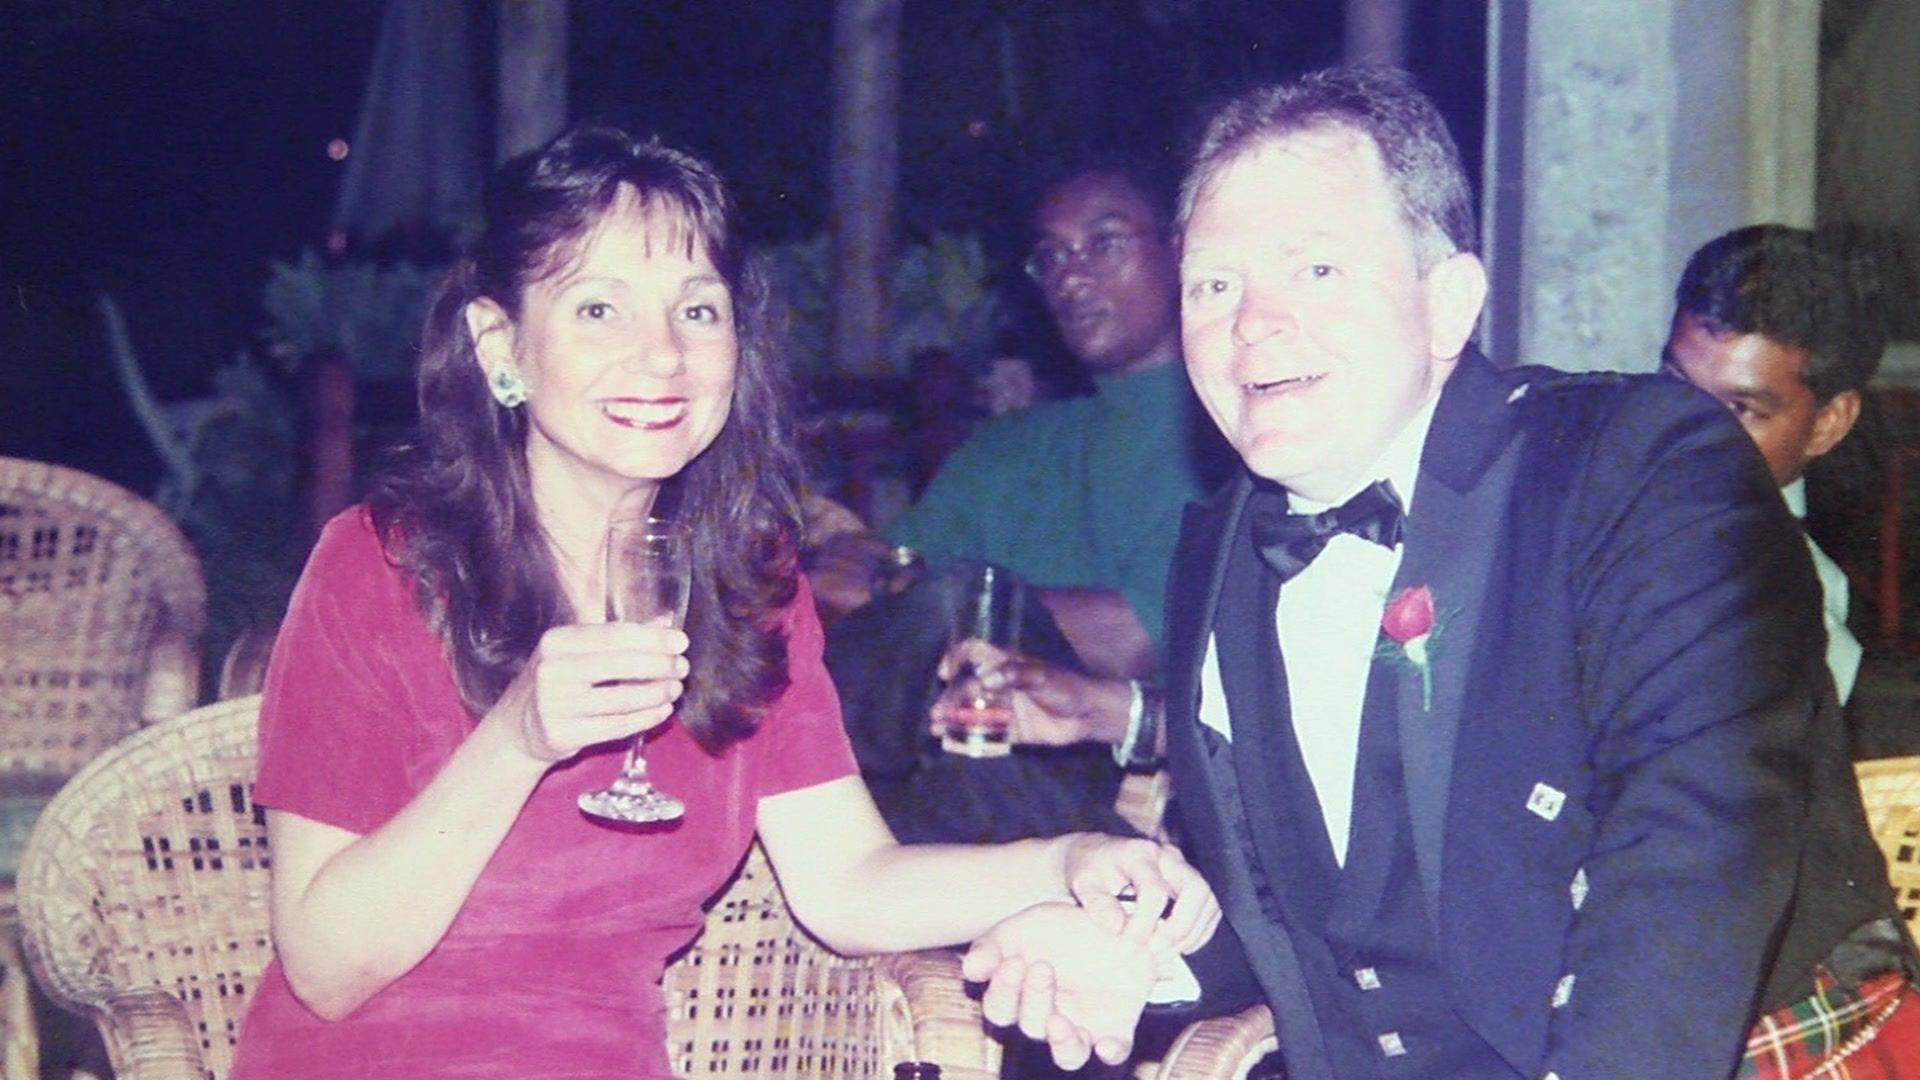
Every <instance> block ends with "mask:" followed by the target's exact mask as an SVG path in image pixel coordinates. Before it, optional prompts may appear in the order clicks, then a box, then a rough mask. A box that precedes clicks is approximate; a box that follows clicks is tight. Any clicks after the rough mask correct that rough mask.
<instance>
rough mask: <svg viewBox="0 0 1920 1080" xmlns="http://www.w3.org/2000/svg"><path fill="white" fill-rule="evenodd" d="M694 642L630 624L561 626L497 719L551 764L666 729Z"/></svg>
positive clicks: (504, 698)
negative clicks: (592, 748)
mask: <svg viewBox="0 0 1920 1080" xmlns="http://www.w3.org/2000/svg"><path fill="white" fill-rule="evenodd" d="M686 651H687V635H686V633H685V632H683V631H681V630H678V629H675V628H674V627H671V626H649V625H643V624H640V623H630V622H605V623H579V624H573V625H567V626H556V627H554V628H552V629H551V630H548V631H547V632H546V633H545V634H543V635H541V637H540V643H539V644H538V645H537V646H535V648H534V650H533V655H532V656H531V657H529V658H528V660H527V664H526V666H525V667H524V668H522V669H521V670H520V674H519V675H518V676H517V677H515V678H514V680H513V682H512V684H510V685H509V686H508V687H507V690H506V692H505V693H504V694H502V695H500V700H499V703H498V704H496V705H495V706H494V707H493V711H492V713H491V714H490V715H493V716H498V717H500V718H501V720H502V721H504V722H505V723H507V724H509V725H510V728H511V730H512V732H513V734H514V737H515V739H516V742H517V744H518V746H519V747H520V749H521V750H522V751H523V752H525V753H526V755H527V756H528V757H530V758H533V759H535V760H538V761H543V762H547V763H553V762H559V761H565V760H567V759H568V758H571V757H573V756H574V755H575V754H578V753H579V752H580V751H581V750H583V749H585V748H587V747H589V746H593V745H596V744H599V743H604V742H611V741H613V740H615V739H622V738H626V737H628V736H631V735H635V734H638V733H640V732H644V731H650V730H652V729H653V728H656V727H659V726H660V725H661V724H663V723H665V722H666V721H667V718H668V717H670V716H672V715H673V705H674V702H676V701H678V700H679V698H680V694H681V691H682V690H684V689H685V679H686V677H687V657H686Z"/></svg>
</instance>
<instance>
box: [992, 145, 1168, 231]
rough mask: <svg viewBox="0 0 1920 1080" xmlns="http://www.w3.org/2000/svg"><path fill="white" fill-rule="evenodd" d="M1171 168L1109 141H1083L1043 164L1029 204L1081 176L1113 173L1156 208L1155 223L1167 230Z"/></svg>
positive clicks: (1154, 209) (1152, 207) (1151, 206)
mask: <svg viewBox="0 0 1920 1080" xmlns="http://www.w3.org/2000/svg"><path fill="white" fill-rule="evenodd" d="M1170 173H1171V169H1170V166H1168V165H1167V164H1166V163H1165V162H1164V161H1163V160H1161V159H1158V158H1154V157H1150V156H1148V155H1145V154H1141V153H1138V152H1136V151H1133V150H1130V149H1126V148H1124V147H1119V146H1114V145H1110V144H1106V143H1082V144H1076V145H1073V146H1070V147H1068V148H1067V149H1066V150H1065V151H1063V152H1060V153H1057V154H1055V155H1054V156H1052V157H1050V158H1049V159H1048V160H1046V161H1045V162H1043V163H1042V166H1041V168H1040V170H1039V171H1038V173H1037V174H1036V175H1037V178H1038V181H1039V182H1038V183H1037V184H1035V185H1034V186H1033V189H1032V193H1031V196H1030V197H1029V198H1028V199H1027V205H1028V206H1030V207H1037V206H1039V205H1040V201H1041V200H1042V199H1044V198H1046V196H1047V193H1048V192H1050V191H1052V190H1053V189H1054V188H1057V187H1059V186H1060V185H1062V184H1064V183H1066V182H1067V181H1069V180H1074V179H1078V178H1079V177H1082V176H1095V175H1097V176H1114V177H1118V178H1120V179H1121V180H1124V181H1126V183H1127V185H1128V186H1130V187H1132V188H1133V190H1134V191H1135V192H1137V193H1138V194H1139V195H1140V198H1141V199H1143V200H1145V201H1146V204H1147V207H1148V209H1150V210H1152V211H1153V223H1154V225H1155V226H1156V227H1158V228H1160V229H1162V230H1164V229H1165V228H1166V227H1167V225H1168V224H1169V223H1170V222H1171V221H1172V220H1173V194H1174V190H1175V187H1176V180H1175V178H1174V177H1173V176H1172V175H1170Z"/></svg>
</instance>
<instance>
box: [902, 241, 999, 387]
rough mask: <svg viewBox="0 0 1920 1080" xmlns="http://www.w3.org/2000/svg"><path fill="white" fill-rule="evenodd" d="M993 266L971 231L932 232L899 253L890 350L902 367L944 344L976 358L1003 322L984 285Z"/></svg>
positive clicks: (962, 355)
mask: <svg viewBox="0 0 1920 1080" xmlns="http://www.w3.org/2000/svg"><path fill="white" fill-rule="evenodd" d="M992 279H993V266H992V264H990V263H989V262H988V261H987V253H986V249H985V248H984V247H983V246H982V245H981V243H980V238H979V237H978V236H975V235H973V234H972V233H962V234H958V235H956V234H953V233H944V232H943V233H935V234H934V235H933V237H932V239H930V240H928V241H927V242H926V243H924V244H915V245H913V246H912V247H909V248H907V249H906V250H905V251H903V252H901V253H900V259H899V261H898V263H897V264H896V265H895V267H894V272H893V332H892V342H891V347H890V348H889V349H888V355H889V356H891V357H892V358H893V361H894V364H895V365H896V366H900V367H904V366H905V364H906V363H907V362H908V361H909V360H911V359H912V358H913V355H914V354H915V353H918V352H923V351H925V350H927V349H945V350H946V351H948V352H950V353H952V354H953V355H954V356H956V357H959V358H962V359H978V358H981V357H983V356H984V355H985V354H986V352H987V350H988V349H991V348H992V347H993V335H994V334H995V332H997V331H998V330H999V329H1000V327H1001V326H1002V325H1004V324H1005V322H1006V313H1005V312H1004V311H1003V310H1002V308H1001V305H1000V297H999V296H998V295H996V294H995V293H994V292H993V290H992V289H990V288H989V287H988V284H987V283H988V282H989V281H991V280H992Z"/></svg>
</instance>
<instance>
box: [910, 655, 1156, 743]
mask: <svg viewBox="0 0 1920 1080" xmlns="http://www.w3.org/2000/svg"><path fill="white" fill-rule="evenodd" d="M969 666H971V668H972V669H973V673H974V674H973V675H972V678H975V679H978V680H979V682H980V685H981V686H983V687H984V688H985V689H987V690H1000V689H1007V690H1011V691H1012V694H1011V697H1012V700H1013V719H1012V721H1011V723H1010V726H1009V727H1008V732H1007V734H1008V738H1010V739H1011V740H1012V741H1013V742H1015V743H1021V744H1025V745H1031V746H1067V745H1070V744H1073V743H1081V742H1102V743H1110V744H1115V745H1117V744H1119V742H1120V741H1121V740H1122V739H1124V738H1125V737H1126V733H1127V712H1128V709H1129V707H1130V706H1131V704H1132V701H1133V691H1132V688H1131V687H1129V686H1128V685H1127V681H1126V680H1125V679H1101V678H1095V677H1094V676H1091V675H1082V674H1080V673H1078V672H1075V671H1070V670H1068V669H1066V668H1063V667H1056V666H1055V665H1053V664H1049V663H1046V662H1045V661H1042V660H1036V659H1033V658H1032V657H1028V656H1021V655H1019V654H1017V653H1011V652H1008V651H1006V650H1005V649H1001V648H998V647H996V646H993V645H989V644H988V643H986V642H984V641H979V640H969V641H962V642H959V643H957V644H955V645H954V646H953V647H952V648H950V649H948V650H947V653H946V655H944V656H942V657H941V658H940V667H939V676H940V678H941V679H942V680H943V681H948V682H951V681H952V680H953V679H954V677H955V676H956V675H958V674H960V672H962V671H963V670H965V669H966V668H968V667H969ZM957 685H958V684H956V686H957ZM950 697H951V693H950V692H949V693H943V694H941V695H940V697H939V698H938V699H936V700H935V701H934V703H933V714H932V717H931V720H932V723H931V725H930V726H931V727H932V729H933V733H934V734H935V735H940V734H943V733H944V732H945V729H946V724H947V715H948V710H949V709H950V708H951V706H950V705H949V704H948V702H949V699H950Z"/></svg>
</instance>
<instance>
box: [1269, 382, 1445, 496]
mask: <svg viewBox="0 0 1920 1080" xmlns="http://www.w3.org/2000/svg"><path fill="white" fill-rule="evenodd" d="M1439 405H1440V392H1439V391H1438V390H1436V391H1435V392H1434V394H1433V396H1432V397H1430V398H1428V399H1427V403H1426V404H1425V405H1422V406H1420V411H1419V412H1417V413H1414V414H1413V418H1412V419H1410V420H1408V421H1407V424H1406V426H1405V427H1403V428H1401V429H1400V433H1399V434H1398V435H1395V436H1394V437H1393V441H1392V442H1390V443H1388V444H1387V448H1386V449H1385V450H1382V451H1380V456H1379V457H1378V458H1377V459H1375V461H1374V466H1373V468H1372V469H1370V470H1368V471H1367V472H1365V473H1362V474H1361V479H1360V480H1359V481H1358V482H1356V483H1355V484H1354V485H1353V487H1352V488H1351V489H1350V490H1348V491H1346V492H1343V493H1342V494H1341V496H1340V497H1339V498H1338V499H1335V500H1334V501H1332V502H1325V503H1323V502H1315V501H1314V500H1312V499H1308V498H1305V497H1303V496H1300V495H1295V494H1294V493H1293V492H1291V491H1289V492H1287V508H1288V509H1289V510H1291V511H1293V512H1294V513H1296V514H1317V513H1319V512H1320V511H1322V510H1325V509H1326V508H1328V507H1329V506H1338V505H1339V504H1341V503H1343V502H1346V501H1347V500H1348V499H1351V498H1353V497H1354V496H1355V495H1358V494H1359V493H1360V492H1361V490H1362V489H1364V488H1366V487H1367V486H1368V485H1370V484H1372V483H1373V482H1374V481H1375V480H1385V481H1387V482H1388V483H1390V484H1392V485H1393V491H1394V494H1396V495H1398V496H1400V506H1401V509H1403V510H1405V511H1406V512H1407V513H1408V514H1411V513H1413V487H1414V484H1415V482H1416V481H1418V480H1419V478H1420V452H1421V450H1423V449H1424V448H1425V447H1426V445H1427V429H1428V428H1430V427H1432V426H1433V413H1434V410H1435V409H1436V408H1438V407H1439Z"/></svg>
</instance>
